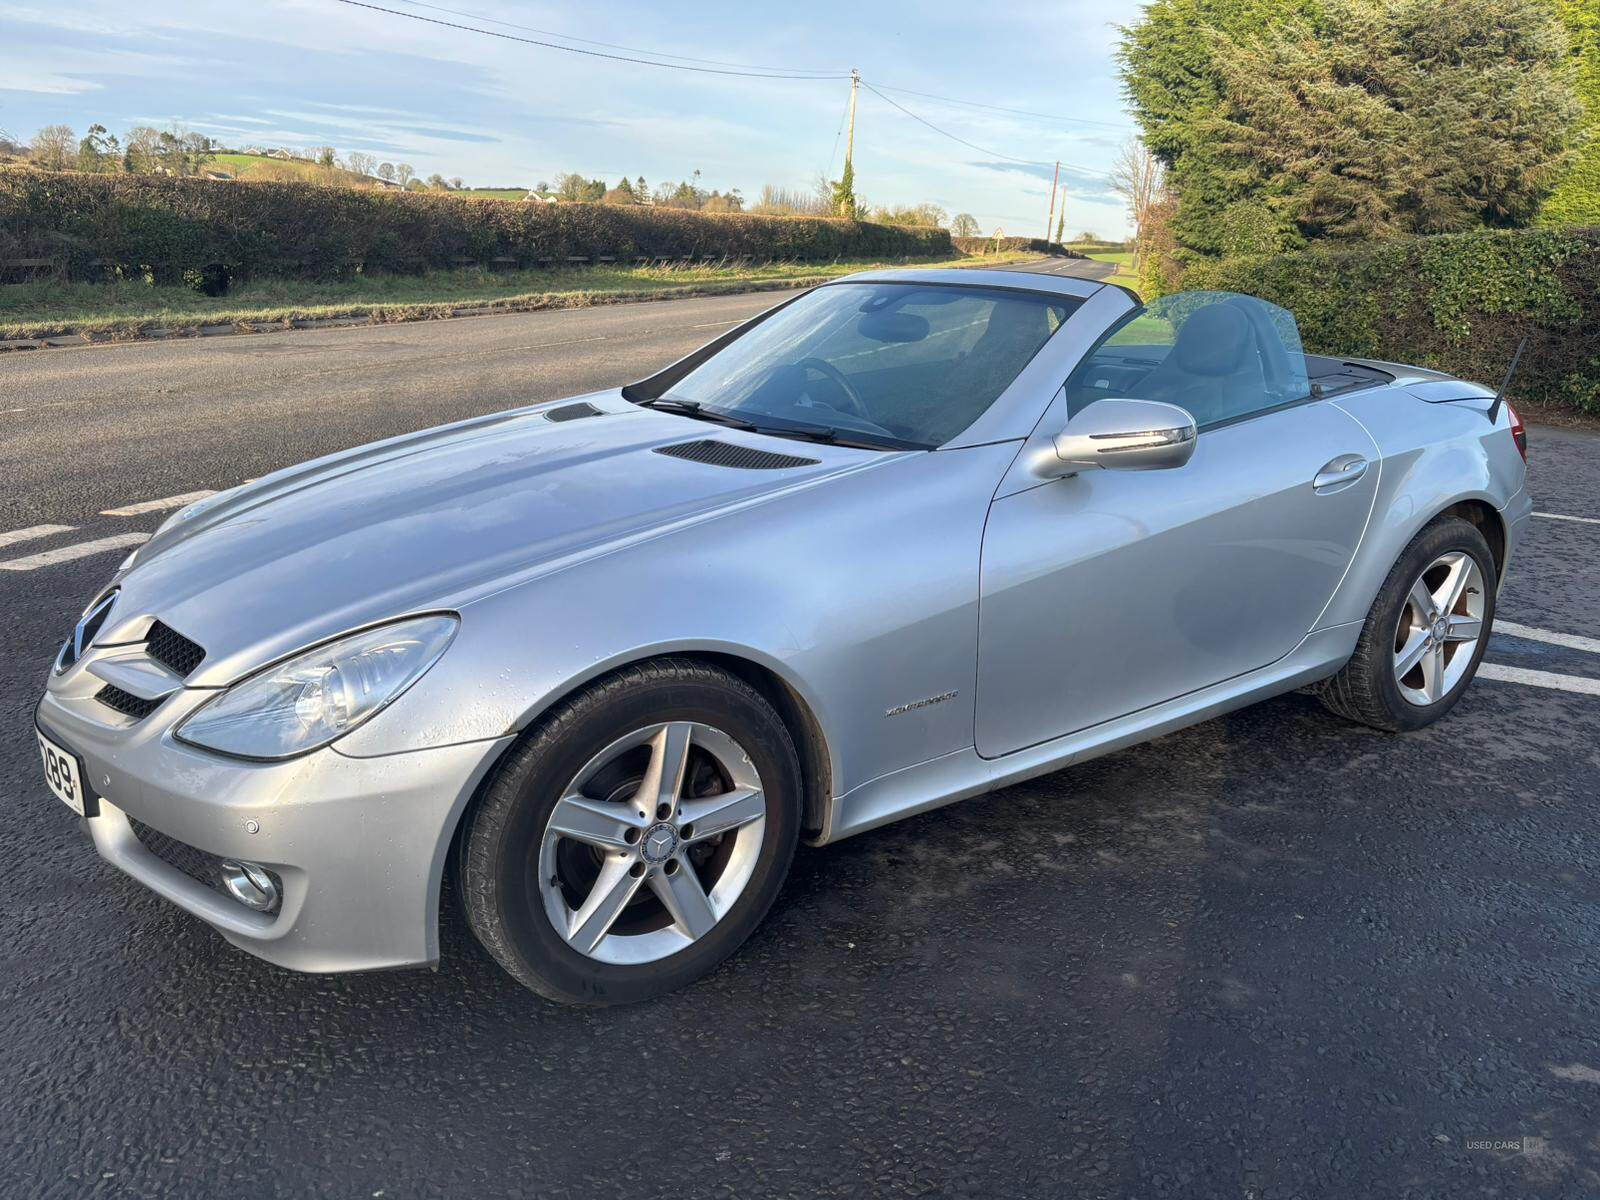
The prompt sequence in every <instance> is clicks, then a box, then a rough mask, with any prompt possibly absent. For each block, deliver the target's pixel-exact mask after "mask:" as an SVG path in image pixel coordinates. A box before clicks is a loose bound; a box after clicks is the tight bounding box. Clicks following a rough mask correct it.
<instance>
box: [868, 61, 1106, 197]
mask: <svg viewBox="0 0 1600 1200" xmlns="http://www.w3.org/2000/svg"><path fill="white" fill-rule="evenodd" d="M861 86H862V87H864V88H866V89H867V90H868V91H869V92H871V93H872V94H873V95H874V96H876V97H878V99H880V100H882V101H884V102H885V103H887V104H892V105H894V106H895V107H896V108H898V109H899V110H900V111H901V112H903V113H905V115H906V116H908V117H910V118H911V119H912V120H913V121H916V122H918V123H920V124H923V125H926V126H927V127H928V128H929V129H931V130H933V131H934V132H935V133H937V134H941V135H943V136H944V137H947V138H949V139H950V140H951V141H952V142H960V143H961V144H962V145H963V146H966V147H968V148H969V149H972V150H976V151H977V152H978V153H979V154H987V155H990V156H992V157H994V158H1003V159H1005V160H1006V161H1007V162H1014V163H1020V164H1021V165H1022V166H1025V167H1053V166H1055V164H1056V160H1055V159H1050V160H1048V161H1046V160H1041V159H1036V158H1018V157H1016V156H1015V155H1013V154H1002V153H1000V151H998V150H990V149H989V148H988V147H986V146H980V145H978V143H976V142H969V141H967V139H966V138H964V137H957V136H956V135H955V134H953V133H951V132H950V131H949V130H948V129H941V128H940V127H939V126H937V125H935V124H934V123H933V122H932V121H930V120H928V119H927V118H926V117H919V116H918V115H917V114H916V113H914V112H912V111H911V110H910V109H909V108H907V107H906V106H905V105H904V104H901V103H900V101H898V100H896V99H895V98H894V97H892V96H885V95H884V94H883V93H882V92H880V91H879V90H878V89H877V88H875V87H873V86H872V84H870V83H868V82H867V81H866V80H865V79H863V80H862V81H861ZM1061 165H1062V166H1064V167H1071V168H1072V169H1073V170H1074V171H1082V172H1084V173H1085V174H1089V175H1104V176H1106V177H1107V178H1110V172H1108V171H1098V170H1096V169H1095V168H1093V167H1080V166H1078V165H1076V164H1075V163H1069V162H1066V161H1064V160H1063V161H1062V164H1061Z"/></svg>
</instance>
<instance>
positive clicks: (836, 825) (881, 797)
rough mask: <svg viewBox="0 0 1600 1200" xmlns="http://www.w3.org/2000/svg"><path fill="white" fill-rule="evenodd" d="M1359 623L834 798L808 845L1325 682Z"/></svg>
mask: <svg viewBox="0 0 1600 1200" xmlns="http://www.w3.org/2000/svg"><path fill="white" fill-rule="evenodd" d="M1361 625H1362V622H1360V621H1353V622H1350V623H1348V624H1345V625H1335V626H1332V627H1330V628H1327V629H1319V630H1316V631H1314V632H1312V633H1309V634H1307V635H1306V636H1305V638H1304V640H1302V641H1301V643H1300V644H1299V645H1298V646H1296V647H1295V648H1294V650H1292V651H1290V652H1289V653H1288V654H1287V655H1285V656H1284V657H1283V658H1280V659H1279V660H1278V661H1277V662H1275V663H1273V664H1271V665H1270V666H1266V667H1263V668H1261V669H1260V670H1259V671H1252V672H1250V673H1249V674H1247V675H1241V676H1238V677H1237V678H1235V679H1229V680H1226V681H1225V682H1223V683H1219V684H1215V685H1213V686H1211V687H1208V688H1202V689H1201V690H1200V691H1198V692H1191V693H1190V694H1189V695H1187V696H1180V697H1178V698H1177V699H1176V700H1169V701H1167V702H1166V703H1165V704H1157V705H1154V706H1153V707H1150V708H1146V709H1141V710H1139V711H1138V712H1135V713H1129V714H1128V715H1127V716H1123V717H1117V718H1115V719H1113V720H1110V721H1105V722H1103V723H1101V724H1099V725H1095V726H1092V727H1090V728H1088V729H1084V730H1080V731H1078V732H1077V733H1073V734H1069V735H1067V736H1066V737H1061V738H1056V739H1055V740H1054V741H1049V742H1043V743H1041V744H1040V745H1037V746H1029V747H1028V748H1027V749H1024V750H1018V751H1017V752H1015V753H1014V754H1007V755H1005V756H1004V757H1002V758H994V759H986V758H982V757H980V756H979V754H978V752H977V749H976V748H975V747H971V746H969V747H968V748H966V749H965V750H958V751H956V752H955V753H954V754H947V755H944V756H943V757H942V758H935V759H930V760H929V761H927V762H922V763H918V764H917V765H916V766H914V767H906V768H905V769H904V770H900V771H896V772H894V773H893V774H890V775H883V776H880V777H879V778H877V779H873V780H869V781H868V782H866V783H863V784H861V785H860V786H858V787H855V788H852V789H851V790H850V791H848V792H846V793H845V794H844V795H842V796H838V797H835V798H834V801H833V804H832V805H830V806H829V810H828V821H827V824H826V826H825V827H824V828H823V831H822V833H821V835H820V836H819V837H817V838H816V839H814V842H813V844H814V845H819V846H821V845H826V844H828V843H829V842H837V841H839V840H840V839H841V838H847V837H850V836H852V835H853V834H857V833H864V832H866V831H867V830H869V829H876V828H877V827H878V826H879V825H887V824H888V823H889V822H891V821H898V820H899V819H900V818H902V817H909V816H914V815H915V814H917V813H922V812H927V811H929V810H930V809H935V808H941V807H943V806H944V805H946V804H953V803H955V802H956V801H957V800H965V799H967V798H969V797H971V796H981V795H982V794H983V793H985V792H992V791H994V790H995V789H997V788H1002V787H1007V786H1009V785H1010V784H1013V783H1020V782H1021V781H1022V780H1024V779H1032V778H1034V777H1035V776H1038V775H1048V774H1049V773H1050V772H1052V771H1059V770H1061V769H1062V768H1063V767H1066V766H1070V765H1072V764H1073V763H1079V762H1086V761H1088V760H1089V759H1091V758H1097V757H1099V756H1100V755H1102V754H1110V753H1112V752H1113V751H1116V750H1122V749H1125V748H1126V747H1128V746H1133V745H1137V744H1138V743H1140V742H1147V741H1149V740H1151V739H1152V738H1157V737H1160V736H1161V735H1162V734H1164V733H1171V732H1172V731H1174V730H1176V729H1182V728H1184V727H1185V726H1188V725H1197V724H1199V723H1200V722H1201V721H1209V720H1210V719H1211V718H1212V717H1216V716H1220V715H1221V714H1223V713H1225V712H1231V711H1233V710H1234V709H1236V708H1244V707H1245V706H1246V705H1250V704H1254V703H1256V702H1257V701H1258V700H1265V699H1268V698H1269V697H1271V696H1277V695H1282V694H1283V693H1285V692H1292V691H1294V690H1295V689H1296V688H1298V687H1303V686H1304V685H1306V684H1308V683H1313V682H1315V681H1317V680H1319V679H1325V678H1326V677H1327V676H1329V675H1331V674H1332V673H1333V672H1334V671H1336V670H1338V669H1339V667H1341V666H1342V665H1343V664H1344V663H1345V662H1346V661H1348V660H1349V658H1350V655H1351V654H1352V653H1354V651H1355V647H1356V639H1357V638H1359V637H1360V636H1361Z"/></svg>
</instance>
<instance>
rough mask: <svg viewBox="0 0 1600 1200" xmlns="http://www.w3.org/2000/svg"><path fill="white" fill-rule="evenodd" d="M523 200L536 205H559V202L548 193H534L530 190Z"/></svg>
mask: <svg viewBox="0 0 1600 1200" xmlns="http://www.w3.org/2000/svg"><path fill="white" fill-rule="evenodd" d="M523 199H524V200H532V201H534V202H535V203H536V204H557V203H559V201H558V200H557V199H556V198H555V197H554V196H552V195H551V194H550V193H549V192H535V191H531V190H530V191H529V192H528V194H527V195H526V196H524V197H523Z"/></svg>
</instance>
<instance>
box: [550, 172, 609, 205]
mask: <svg viewBox="0 0 1600 1200" xmlns="http://www.w3.org/2000/svg"><path fill="white" fill-rule="evenodd" d="M554 191H555V195H556V198H557V199H560V200H572V201H579V200H590V201H594V200H604V199H605V196H606V181H605V180H603V179H585V178H584V177H583V176H582V175H579V174H578V173H577V172H576V171H568V172H567V173H566V174H565V175H560V176H558V177H557V178H556V185H555V188H554Z"/></svg>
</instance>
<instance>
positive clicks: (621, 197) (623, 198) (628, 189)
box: [605, 178, 639, 204]
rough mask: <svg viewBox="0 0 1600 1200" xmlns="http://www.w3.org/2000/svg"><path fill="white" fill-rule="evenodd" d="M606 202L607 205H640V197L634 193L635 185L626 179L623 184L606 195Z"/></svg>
mask: <svg viewBox="0 0 1600 1200" xmlns="http://www.w3.org/2000/svg"><path fill="white" fill-rule="evenodd" d="M605 202H606V203H607V204H637V203H639V197H638V196H637V195H636V194H635V193H634V190H633V184H631V183H629V182H628V180H627V179H626V178H624V179H623V180H622V182H621V183H619V184H617V186H616V187H614V188H612V189H611V190H610V191H609V192H607V193H606V195H605Z"/></svg>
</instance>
